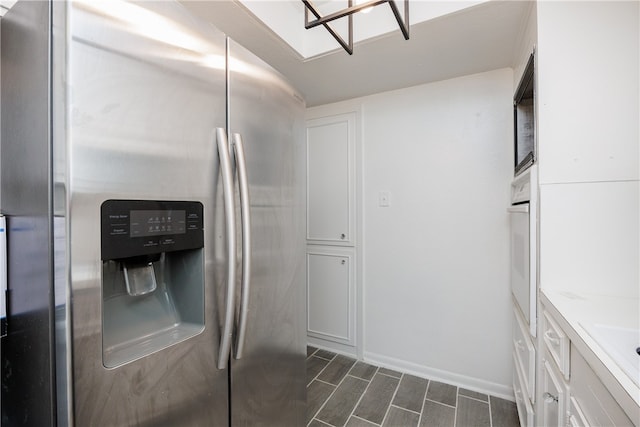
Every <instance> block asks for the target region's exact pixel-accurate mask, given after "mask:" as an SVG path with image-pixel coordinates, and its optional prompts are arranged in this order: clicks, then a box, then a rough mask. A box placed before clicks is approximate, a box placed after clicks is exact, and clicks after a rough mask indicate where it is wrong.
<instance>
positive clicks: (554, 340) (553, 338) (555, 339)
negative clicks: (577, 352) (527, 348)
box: [544, 329, 560, 345]
mask: <svg viewBox="0 0 640 427" xmlns="http://www.w3.org/2000/svg"><path fill="white" fill-rule="evenodd" d="M544 336H545V338H546V339H548V340H549V342H550V343H551V344H553V345H560V337H559V336H557V335H556V333H555V332H554V331H552V330H551V329H549V330H548V331H547V332H545V333H544Z"/></svg>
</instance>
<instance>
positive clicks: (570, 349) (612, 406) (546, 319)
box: [516, 310, 634, 427]
mask: <svg viewBox="0 0 640 427" xmlns="http://www.w3.org/2000/svg"><path fill="white" fill-rule="evenodd" d="M560 324H561V322H559V321H558V319H556V318H554V317H553V316H552V315H551V313H550V312H549V311H547V310H543V321H542V331H543V332H542V337H543V339H542V342H543V347H544V349H543V357H542V359H541V365H542V366H541V383H542V384H541V389H540V392H539V393H540V394H539V405H540V406H539V416H540V417H541V421H540V425H544V426H546V427H549V426H562V427H564V426H571V427H589V426H633V425H634V424H633V422H632V421H631V420H630V419H629V417H628V416H627V415H626V413H625V411H624V409H623V408H622V407H621V406H620V404H619V403H618V402H617V401H616V399H615V398H614V397H613V395H612V394H611V392H610V391H609V390H608V389H607V387H606V386H605V385H604V384H603V383H602V381H601V380H600V378H599V377H598V375H597V374H596V373H595V372H594V370H593V369H592V368H591V367H590V366H589V364H588V363H587V362H586V360H585V358H584V357H583V356H582V354H580V352H579V351H578V349H577V348H576V347H575V346H574V345H573V344H572V343H571V341H570V339H569V338H568V335H567V334H566V332H565V331H563V329H562V328H561V327H560V326H559V325H560ZM516 398H517V396H516Z"/></svg>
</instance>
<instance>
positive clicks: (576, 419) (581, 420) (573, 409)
mask: <svg viewBox="0 0 640 427" xmlns="http://www.w3.org/2000/svg"><path fill="white" fill-rule="evenodd" d="M569 427H591V425H590V424H589V422H588V421H587V418H586V417H585V416H584V413H583V412H582V408H580V405H579V404H578V402H577V401H576V399H575V398H574V397H571V398H570V399H569Z"/></svg>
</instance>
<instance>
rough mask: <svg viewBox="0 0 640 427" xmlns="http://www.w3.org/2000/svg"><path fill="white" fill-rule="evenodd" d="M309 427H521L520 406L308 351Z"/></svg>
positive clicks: (457, 388)
mask: <svg viewBox="0 0 640 427" xmlns="http://www.w3.org/2000/svg"><path fill="white" fill-rule="evenodd" d="M307 425H308V427H327V426H333V427H343V426H346V427H374V426H383V427H387V426H389V427H426V426H429V427H431V426H443V427H444V426H451V427H454V426H455V427H481V426H486V427H503V426H504V427H511V426H513V427H517V426H519V425H520V424H519V422H518V413H517V410H516V405H515V403H513V402H510V401H508V400H504V399H500V398H497V397H494V396H488V395H486V394H482V393H477V392H475V391H471V390H466V389H464V388H460V387H456V386H453V385H449V384H445V383H441V382H438V381H435V380H427V379H424V378H419V377H415V376H412V375H408V374H403V373H400V372H396V371H392V370H390V369H385V368H378V367H376V366H373V365H369V364H367V363H364V362H359V361H356V360H354V359H351V358H349V357H346V356H343V355H339V354H335V353H332V352H329V351H326V350H319V349H316V348H313V347H307Z"/></svg>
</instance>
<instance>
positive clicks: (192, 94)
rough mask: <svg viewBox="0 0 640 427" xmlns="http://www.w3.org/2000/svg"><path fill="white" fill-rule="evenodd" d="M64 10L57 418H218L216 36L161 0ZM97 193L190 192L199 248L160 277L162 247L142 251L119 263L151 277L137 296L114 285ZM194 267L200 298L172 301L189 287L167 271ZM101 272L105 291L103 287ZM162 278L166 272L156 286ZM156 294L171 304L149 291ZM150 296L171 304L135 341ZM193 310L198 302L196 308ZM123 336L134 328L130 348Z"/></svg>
mask: <svg viewBox="0 0 640 427" xmlns="http://www.w3.org/2000/svg"><path fill="white" fill-rule="evenodd" d="M69 13H70V26H69V28H70V29H71V32H72V33H71V37H70V38H69V40H70V41H69V43H70V44H69V46H68V61H69V62H68V63H69V66H70V69H69V76H68V79H69V86H68V88H69V96H70V105H69V109H68V115H69V118H68V125H69V129H68V135H67V144H68V155H67V161H68V165H67V172H68V177H67V182H68V186H69V188H68V191H67V194H68V196H67V203H68V216H67V222H68V234H69V236H70V237H69V238H70V241H69V247H68V251H69V253H68V258H69V260H70V272H69V274H70V287H71V297H70V300H71V301H72V308H71V311H72V315H71V318H72V319H73V326H72V332H71V333H72V339H73V342H72V369H71V380H70V381H71V383H72V384H73V408H72V409H73V414H72V416H70V418H72V421H73V423H74V425H76V426H132V425H136V426H178V425H179V426H204V425H216V426H217V425H220V426H223V425H228V419H229V413H228V407H229V406H228V405H229V402H228V370H227V369H223V370H219V369H217V367H216V364H217V358H218V349H219V343H220V321H221V319H220V311H221V310H220V308H221V307H219V305H221V303H220V302H221V300H222V299H223V298H221V297H223V296H224V295H220V294H219V292H220V291H219V290H220V289H224V286H223V285H224V282H225V280H226V277H225V275H226V268H225V265H226V264H225V263H226V259H225V257H226V256H225V254H224V246H225V239H226V237H225V231H224V227H223V226H221V225H223V224H224V218H223V216H224V214H223V211H222V206H223V203H222V196H221V189H220V183H219V159H218V150H217V147H216V131H215V130H216V128H217V127H224V126H225V122H226V94H225V80H226V76H225V73H226V70H225V66H226V65H225V64H226V60H225V39H224V36H223V35H222V34H221V33H219V32H218V31H217V30H215V29H213V28H212V27H210V26H209V25H206V24H203V23H202V22H201V21H198V20H197V19H195V18H193V17H192V16H191V15H190V14H188V13H187V12H186V11H185V10H184V9H183V8H182V6H180V5H179V4H178V3H174V2H139V3H125V2H88V1H87V2H85V1H78V2H74V3H73V4H72V6H71V7H70V10H69ZM111 199H113V200H116V201H117V200H125V201H127V200H134V201H139V202H136V203H139V205H140V206H142V205H144V203H146V201H149V200H151V201H157V200H159V201H173V202H175V203H174V205H178V204H179V203H184V202H190V203H194V202H196V203H201V204H202V212H203V217H204V223H203V225H204V249H202V252H198V250H194V251H195V252H196V253H202V254H204V255H203V256H202V258H197V257H196V258H195V261H193V259H192V258H190V261H189V262H192V263H193V264H189V265H188V266H187V268H184V266H181V265H178V264H175V265H174V266H173V267H167V268H168V270H167V272H166V275H165V276H164V279H162V277H161V276H160V275H159V274H160V273H158V268H159V266H160V267H162V263H164V262H165V261H164V258H160V260H155V259H150V260H149V263H147V264H146V266H144V267H140V266H139V265H136V264H135V263H131V264H129V267H130V268H133V269H134V270H136V271H138V273H140V275H141V276H143V277H146V279H145V280H147V279H149V275H150V274H154V273H153V272H154V271H155V274H156V279H157V281H158V284H157V289H156V290H154V291H153V292H151V293H150V294H148V295H147V294H145V295H137V294H136V293H133V294H131V293H130V294H129V295H126V292H127V291H126V290H124V287H123V285H122V283H123V280H122V277H123V276H122V275H123V274H127V273H126V272H124V273H123V271H122V270H118V267H117V265H118V264H117V262H116V261H114V262H111V261H109V262H107V261H103V260H102V259H101V236H102V235H104V232H103V234H102V235H101V206H102V205H103V203H104V202H105V201H106V200H111ZM167 205H168V202H167ZM166 212H170V211H168V210H157V209H156V210H153V209H149V208H144V209H141V210H139V211H137V214H136V215H137V216H140V215H142V216H144V215H147V216H148V217H149V221H151V219H152V218H151V217H152V216H156V218H155V221H156V222H155V223H156V224H158V221H159V219H158V218H157V217H158V216H162V215H164V213H166ZM181 215H182V216H183V217H184V215H185V214H184V212H182V213H181ZM189 215H190V214H189V213H188V211H187V219H188V217H189ZM130 217H131V221H133V220H134V215H133V214H131V215H130ZM175 217H178V215H177V214H176V215H175ZM175 217H174V219H172V220H171V221H176V219H175ZM166 220H167V222H169V221H170V220H169V218H168V217H167V219H166ZM178 220H179V219H178ZM145 221H146V220H145ZM161 221H162V222H163V223H164V217H163V218H162V220H161ZM179 221H180V220H179ZM131 224H132V225H131V229H132V230H133V222H132V223H131ZM174 224H175V223H174ZM126 226H127V224H126V221H125V225H124V227H126ZM151 232H152V231H149V233H151ZM114 233H116V234H117V230H115V229H114ZM161 244H164V243H161ZM172 254H173V253H172ZM172 254H167V255H166V259H169V258H170V256H173V255H172ZM198 256H200V255H198ZM185 259H186V258H185ZM150 263H153V267H152V266H151V264H150ZM125 265H126V264H125ZM111 266H112V267H113V268H112V267H111ZM162 268H164V267H162ZM181 268H184V270H182V272H181V273H178V274H177V275H176V273H175V271H178V270H180V269H181ZM198 268H200V269H201V270H202V268H204V274H203V275H201V276H200V277H204V286H203V287H202V288H201V289H203V290H202V294H201V297H200V298H199V301H200V304H204V310H202V305H200V306H198V304H196V305H195V306H194V307H193V309H192V310H191V309H190V308H189V307H187V308H186V309H185V307H180V304H183V305H184V301H180V300H179V299H180V298H182V297H183V296H184V298H186V299H189V298H192V300H194V299H193V294H192V295H186V296H185V295H184V290H183V288H181V283H180V282H181V281H184V282H185V283H186V282H187V281H188V280H190V279H191V278H190V277H189V272H190V271H191V270H194V271H195V270H196V269H198ZM109 269H111V270H109ZM107 270H109V272H107V273H109V274H112V275H113V277H115V278H116V279H114V281H113V283H115V284H116V285H118V283H119V285H118V286H119V290H118V292H119V293H116V291H114V289H111V288H108V287H109V286H111V285H109V284H108V283H106V282H107V281H106V279H105V277H107V276H106V275H107V273H105V271H107ZM167 277H169V278H170V279H173V281H174V283H172V284H170V285H167V287H168V286H173V287H172V288H171V289H170V290H169V291H167V292H165V291H166V289H165V286H164V285H163V282H164V280H165V279H166V278H167ZM134 278H135V277H134V276H133V275H132V276H130V277H129V279H134ZM116 282H118V283H116ZM116 285H113V286H114V288H115V287H116ZM185 286H186V285H185ZM158 292H164V293H162V294H161V295H163V296H166V298H169V297H173V298H174V302H175V304H167V301H166V300H161V299H156V300H153V298H156V297H157V296H158V294H157V293H158ZM108 295H109V298H107V296H108ZM154 295H155V296H154ZM181 295H182V296H181ZM111 296H112V297H113V298H111ZM158 298H159V297H158ZM175 299H178V301H176V300H175ZM186 299H185V300H186ZM197 299H198V298H195V300H197ZM118 300H120V301H129V302H130V303H131V305H132V306H134V305H139V307H140V309H141V310H143V311H141V312H140V313H134V312H132V311H131V310H133V309H132V308H131V307H129V306H126V305H123V304H121V305H119V306H118V307H117V310H116V309H113V311H110V310H112V308H113V305H117V304H119V303H118V302H117V301H118ZM203 300H204V301H203ZM145 301H146V302H145ZM154 304H155V305H154ZM163 304H164V305H163ZM158 306H161V307H164V308H167V307H168V308H171V309H172V308H176V310H177V314H176V312H171V310H169V311H165V312H163V313H164V314H163V315H164V316H165V317H162V318H160V319H159V320H160V321H161V322H164V323H167V325H166V331H159V332H158V333H155V332H153V331H152V333H149V342H150V343H151V344H149V346H148V347H145V346H146V345H147V342H145V340H144V337H145V335H144V334H145V331H150V330H151V329H150V328H153V319H151V320H149V318H146V319H145V315H146V313H147V312H146V311H144V310H146V309H149V312H153V313H155V312H154V311H153V310H155V309H156V308H157V307H158ZM180 308H181V309H182V311H179V310H178V309H180ZM127 310H129V311H127ZM196 312H200V313H204V314H202V315H201V318H198V315H193V313H196ZM114 313H116V314H118V313H123V316H121V317H119V316H112V315H113V314H114ZM124 314H126V316H124ZM110 316H112V317H110ZM127 316H128V317H127ZM171 316H174V317H171ZM190 316H193V317H194V318H196V320H195V323H196V324H197V323H198V322H201V323H200V325H201V328H199V329H198V328H197V327H196V328H195V329H194V328H193V327H191V326H189V328H191V329H190V331H187V332H188V334H187V335H185V334H184V331H183V330H181V329H180V328H179V327H176V325H174V324H172V323H171V322H168V320H171V319H175V322H176V324H179V323H180V322H184V321H185V318H188V317H190ZM187 320H189V319H187ZM139 321H140V322H144V324H142V323H140V324H138V323H136V322H139ZM109 324H111V325H116V326H108V325H109ZM123 325H124V326H123ZM178 326H179V325H178ZM110 328H111V329H110ZM187 329H188V328H187ZM136 331H138V332H136ZM167 331H169V332H170V333H165V332H167ZM194 331H195V332H194ZM107 332H108V333H110V334H111V336H108V335H107ZM174 332H175V335H172V334H174ZM119 334H122V335H119ZM127 334H131V336H134V337H135V343H133V344H132V347H131V348H132V352H128V349H127V345H128V343H127V341H126V337H127V336H129V335H127ZM134 334H137V335H134ZM123 337H124V338H123ZM174 338H175V341H172V340H173V339H174ZM164 339H166V345H163V344H162V342H161V341H162V340H164ZM112 340H113V342H116V344H113V342H112ZM109 346H111V347H110V348H109V349H107V350H108V351H107V350H105V349H106V348H107V347H109ZM112 350H113V351H112ZM133 350H135V352H133ZM127 352H128V353H127ZM105 366H108V367H105Z"/></svg>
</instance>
